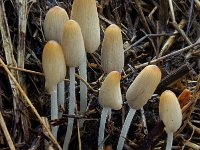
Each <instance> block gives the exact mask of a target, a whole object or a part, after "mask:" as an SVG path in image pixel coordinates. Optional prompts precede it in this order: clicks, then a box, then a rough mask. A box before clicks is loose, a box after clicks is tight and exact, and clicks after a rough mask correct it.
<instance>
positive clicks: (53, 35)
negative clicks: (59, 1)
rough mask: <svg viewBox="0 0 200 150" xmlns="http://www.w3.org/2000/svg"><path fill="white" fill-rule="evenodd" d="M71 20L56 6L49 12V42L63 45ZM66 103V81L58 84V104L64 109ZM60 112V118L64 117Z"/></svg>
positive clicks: (46, 21) (46, 26)
mask: <svg viewBox="0 0 200 150" xmlns="http://www.w3.org/2000/svg"><path fill="white" fill-rule="evenodd" d="M67 20H69V17H68V14H67V12H66V11H65V10H64V9H63V8H61V7H59V6H54V7H52V8H51V9H49V11H48V12H47V14H46V16H45V20H44V24H43V27H44V35H45V37H46V39H47V40H55V41H57V42H59V43H60V44H61V37H62V34H63V27H64V23H65V22H66V21H67ZM64 103H65V84H64V80H63V81H61V82H59V83H58V104H59V106H61V108H64ZM62 112H63V111H59V118H60V117H62Z"/></svg>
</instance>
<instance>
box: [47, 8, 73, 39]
mask: <svg viewBox="0 0 200 150" xmlns="http://www.w3.org/2000/svg"><path fill="white" fill-rule="evenodd" d="M67 20H69V17H68V14H67V12H66V11H65V10H64V9H63V8H61V7H59V6H54V7H52V8H51V9H49V11H48V12H47V14H46V17H45V20H44V34H45V37H46V39H47V40H48V41H49V40H55V41H57V42H59V43H60V42H61V38H62V33H63V27H64V23H65V22H66V21H67Z"/></svg>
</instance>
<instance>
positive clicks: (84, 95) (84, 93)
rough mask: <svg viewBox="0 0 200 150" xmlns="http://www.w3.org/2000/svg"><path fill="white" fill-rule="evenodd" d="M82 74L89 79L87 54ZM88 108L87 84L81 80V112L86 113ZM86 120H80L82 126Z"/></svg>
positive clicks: (82, 65)
mask: <svg viewBox="0 0 200 150" xmlns="http://www.w3.org/2000/svg"><path fill="white" fill-rule="evenodd" d="M79 69H80V76H81V77H82V78H83V79H84V80H85V81H87V56H86V55H85V56H84V61H83V63H82V64H81V65H80V67H79ZM86 109H87V86H86V85H85V84H84V83H83V82H82V81H80V113H84V112H85V111H86ZM83 123H84V120H83V119H81V120H80V128H81V127H82V126H83Z"/></svg>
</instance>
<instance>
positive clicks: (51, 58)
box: [42, 40, 66, 93]
mask: <svg viewBox="0 0 200 150" xmlns="http://www.w3.org/2000/svg"><path fill="white" fill-rule="evenodd" d="M42 67H43V71H44V75H45V87H46V89H47V91H48V92H49V93H51V92H52V90H53V88H54V87H55V86H57V84H58V82H60V81H62V80H64V79H65V76H66V65H65V58H64V54H63V51H62V48H61V46H60V45H59V44H58V43H57V42H56V41H53V40H52V41H49V42H47V43H46V45H45V46H44V49H43V53H42Z"/></svg>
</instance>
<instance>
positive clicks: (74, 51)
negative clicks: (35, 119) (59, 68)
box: [61, 20, 85, 150]
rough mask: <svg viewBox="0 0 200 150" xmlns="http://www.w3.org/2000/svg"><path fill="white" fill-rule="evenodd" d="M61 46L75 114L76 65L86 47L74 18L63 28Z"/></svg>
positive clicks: (70, 126)
mask: <svg viewBox="0 0 200 150" xmlns="http://www.w3.org/2000/svg"><path fill="white" fill-rule="evenodd" d="M61 46H62V48H63V51H64V55H65V62H66V65H67V66H68V67H69V78H70V87H69V90H70V91H69V114H70V115H74V107H75V67H78V66H79V65H80V64H81V63H82V62H83V60H84V57H85V47H84V41H83V36H82V33H81V28H80V26H79V24H78V23H77V22H76V21H74V20H68V21H66V23H65V25H64V30H63V36H62V41H61ZM73 123H74V119H73V118H68V126H67V133H66V136H65V140H64V145H63V149H64V150H67V149H68V147H69V142H70V139H71V135H72V130H73Z"/></svg>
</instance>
